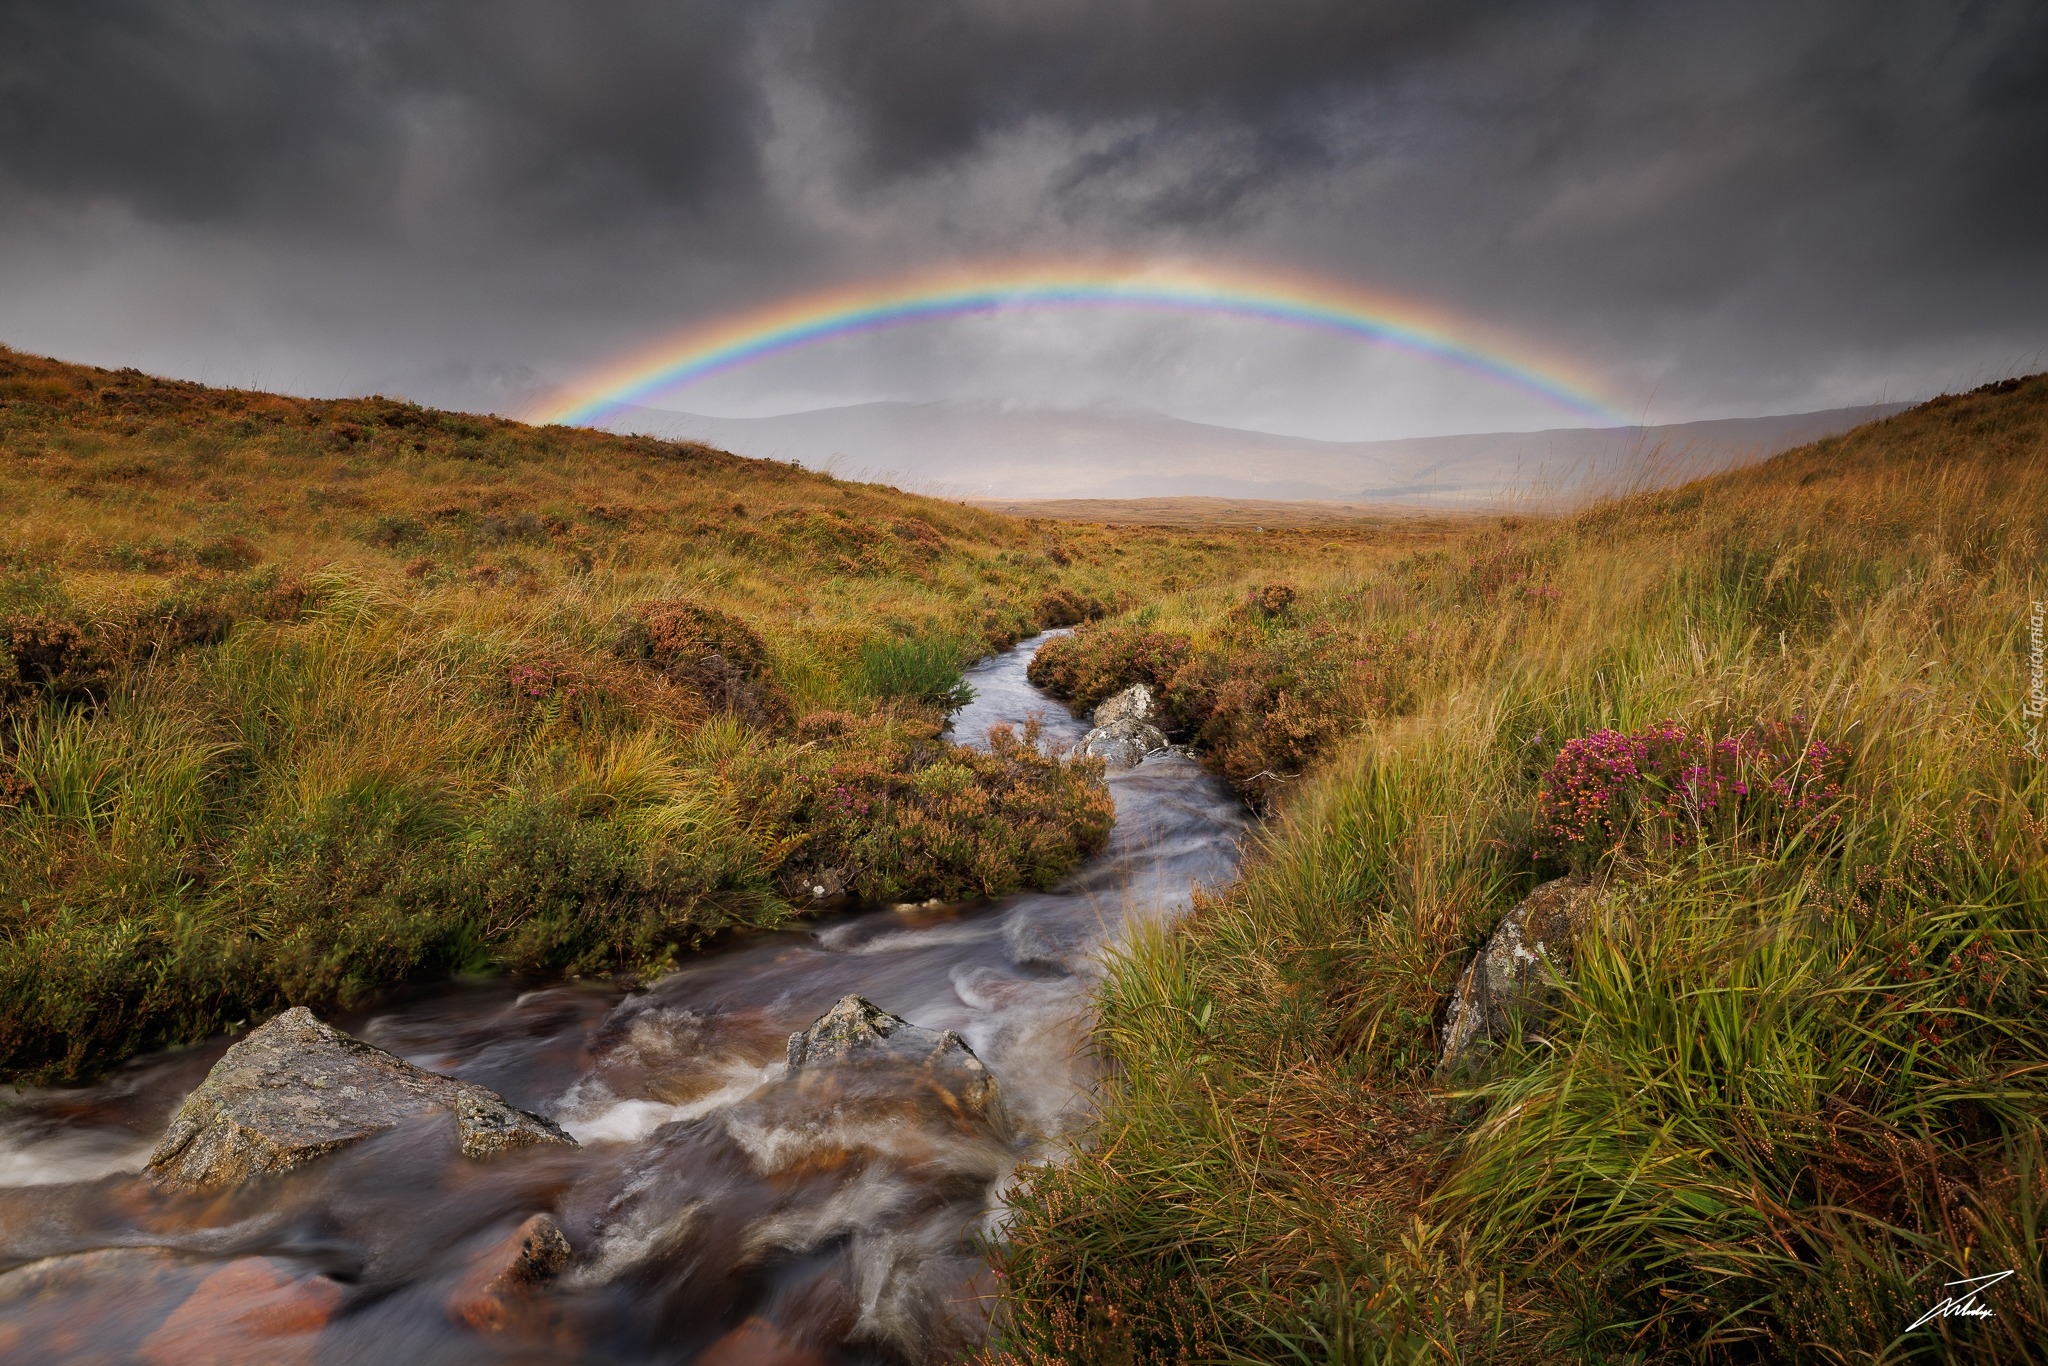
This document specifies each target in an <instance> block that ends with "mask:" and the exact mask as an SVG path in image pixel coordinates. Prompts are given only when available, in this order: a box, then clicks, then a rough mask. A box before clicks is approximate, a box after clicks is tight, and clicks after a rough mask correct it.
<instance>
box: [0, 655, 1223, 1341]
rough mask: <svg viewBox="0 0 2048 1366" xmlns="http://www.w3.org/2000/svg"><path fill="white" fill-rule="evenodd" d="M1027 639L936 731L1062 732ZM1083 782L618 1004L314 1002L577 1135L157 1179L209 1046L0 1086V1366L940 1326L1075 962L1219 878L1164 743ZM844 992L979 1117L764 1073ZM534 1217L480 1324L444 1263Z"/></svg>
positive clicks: (1051, 1102) (989, 1209) (969, 1264)
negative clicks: (963, 893)
mask: <svg viewBox="0 0 2048 1366" xmlns="http://www.w3.org/2000/svg"><path fill="white" fill-rule="evenodd" d="M1035 644H1036V642H1026V643H1025V644H1023V645H1021V646H1018V647H1017V648H1016V649H1014V650H1011V651H1008V652H1005V653H1004V654H1002V655H1000V656H997V657H996V658H994V659H992V660H990V661H987V662H986V663H984V664H983V665H981V666H979V667H977V668H976V669H975V670H973V671H972V672H971V673H970V674H969V682H970V683H972V684H973V686H974V688H975V700H974V701H973V702H971V703H970V704H969V705H968V706H967V707H965V708H963V709H962V710H961V712H960V713H959V714H958V715H957V716H956V717H955V720H954V731H955V734H956V736H957V737H958V738H960V739H962V740H963V741H966V742H974V741H977V740H979V739H980V737H981V736H983V735H984V734H985V733H986V730H987V728H988V726H989V725H991V724H994V723H999V722H1009V723H1021V722H1022V721H1023V720H1024V719H1025V718H1026V717H1027V716H1030V715H1039V716H1042V717H1043V720H1044V729H1043V734H1044V736H1045V738H1046V740H1047V741H1048V742H1050V743H1061V744H1071V743H1072V742H1073V741H1075V740H1077V739H1078V738H1079V737H1080V735H1081V734H1082V732H1083V727H1082V726H1081V724H1080V723H1079V722H1077V721H1076V720H1075V719H1074V718H1073V717H1072V716H1070V715H1069V714H1068V713H1067V712H1066V711H1065V710H1064V709H1063V708H1061V707H1060V706H1058V704H1056V703H1054V702H1052V701H1050V700H1049V699H1047V698H1046V697H1044V696H1043V695H1042V694H1040V693H1038V692H1037V691H1036V690H1035V689H1033V688H1032V687H1031V686H1030V685H1029V684H1028V683H1027V682H1026V681H1025V678H1024V669H1025V666H1026V664H1027V663H1028V662H1029V657H1030V653H1031V651H1032V649H1033V648H1034V647H1035ZM1110 785H1111V789H1112V792H1113V793H1114V795H1115V798H1116V805H1117V821H1116V826H1115V829H1114V831H1113V833H1112V836H1111V842H1110V846H1109V848H1108V849H1107V850H1105V851H1104V853H1102V854H1101V855H1099V856H1098V857H1096V858H1095V859H1093V860H1091V861H1090V862H1089V863H1088V864H1087V865H1086V866H1084V867H1083V868H1082V869H1080V870H1079V871H1078V872H1077V873H1076V874H1075V875H1074V876H1073V877H1071V878H1070V879H1069V880H1068V881H1067V882H1066V883H1064V884H1062V885H1061V886H1060V887H1058V888H1057V889H1055V890H1054V891H1052V892H1047V893H1030V894H1024V895H1019V896H1014V897H1008V898H1004V899H1003V900H1000V901H996V902H979V903H970V904H966V905H955V906H943V907H939V906H933V907H923V908H871V909H866V910H858V911H853V912H848V913H845V914H840V915H834V916H829V917H821V918H819V919H817V920H815V921H813V922H809V923H807V924H806V925H804V926H803V927H802V928H799V929H791V930H785V931H781V932H776V933H772V934H757V935H751V936H747V937H744V938H740V939H737V940H734V941H732V942H730V943H727V944H725V945H723V946H721V947H719V948H716V949H714V950H711V951H708V952H706V953H703V954H700V955H697V956H695V957H693V958H692V959H690V960H689V961H688V963H687V964H686V965H685V966H684V967H682V968H681V969H680V970H678V971H676V972H674V973H671V974H670V975H668V976H667V977H664V978H662V979H661V980H660V981H658V982H655V983H653V984H651V985H650V986H648V987H647V988H645V989H643V990H640V991H636V992H632V993H630V994H629V993H625V992H622V991H620V990H617V989H615V988H607V987H603V986H596V985H584V984H560V985H552V986H544V987H530V986H529V987H522V986H520V985H517V984H513V983H508V982H502V981H492V982H480V983H461V984H454V985H449V986H443V987H438V988H435V989H432V990H426V991H419V992H416V993H413V994H411V995H409V996H406V997H404V998H401V999H397V1000H391V1001H387V1002H385V1003H384V1004H383V1005H382V1006H381V1007H380V1008H379V1009H377V1010H375V1011H371V1012H368V1013H366V1014H363V1015H360V1016H356V1017H348V1018H340V1019H337V1020H336V1021H335V1023H337V1024H338V1025H340V1026H341V1027H343V1028H345V1029H348V1030H350V1031H351V1032H353V1033H356V1034H358V1035H360V1036H361V1037H363V1038H366V1039H368V1040H370V1041H371V1042H373V1043H376V1044H378V1045H380V1046H382V1047H384V1048H387V1049H389V1050H391V1051H392V1052H394V1053H396V1054H398V1055H399V1056H401V1057H403V1058H405V1059H407V1060H408V1061H411V1062H413V1063H416V1064H418V1065H419V1066H422V1067H427V1068H431V1069H433V1070H435V1071H439V1072H445V1073H448V1074H450V1075H454V1076H458V1077H461V1078H464V1079H466V1080H470V1081H475V1082H479V1083H481V1084H483V1085H485V1086H489V1087H491V1088H493V1089H494V1090H497V1091H498V1092H500V1093H502V1094H503V1095H504V1096H505V1097H506V1098H507V1099H508V1100H510V1101H511V1102H512V1103H513V1104H515V1105H518V1106H522V1107H524V1108H527V1109H530V1110H533V1111H536V1112H538V1113H542V1114H546V1115H549V1116H551V1117H553V1118H554V1119H555V1120H557V1121H558V1122H559V1123H561V1124H562V1125H563V1126H564V1127H565V1128H566V1129H567V1130H568V1131H569V1132H570V1133H571V1134H573V1135H574V1136H575V1137H576V1138H577V1139H578V1140H579V1141H580V1142H581V1144H582V1146H581V1147H580V1148H577V1149H575V1150H563V1149H553V1148H536V1149H528V1150H525V1151H522V1152H520V1153H517V1154H514V1155H512V1156H510V1157H507V1158H504V1159H500V1160H498V1161H495V1162H491V1163H487V1164H480V1163H474V1162H470V1161H467V1160H466V1159H463V1158H462V1157H461V1156H460V1155H459V1154H458V1153H457V1151H456V1146H455V1143H456V1140H455V1134H454V1129H453V1124H452V1121H449V1120H448V1119H447V1118H446V1117H445V1116H441V1117H438V1118H435V1119H431V1120H422V1121H419V1122H415V1123H409V1124H406V1125H402V1126H400V1127H398V1128H395V1129H391V1130H388V1131H386V1132H384V1133H381V1134H378V1135H376V1136H374V1137H372V1138H370V1139H367V1140H365V1141H363V1142H361V1143H358V1144H355V1145H354V1146H352V1147H349V1148H346V1149H343V1150H342V1151H340V1152H338V1153H335V1154H334V1155H332V1156H329V1157H326V1158H323V1159H320V1160H319V1161H316V1162H314V1163H312V1164H311V1165H309V1166H307V1167H306V1168H304V1169H302V1170H300V1171H298V1172H295V1173H292V1174H290V1175H287V1176H283V1177H275V1178H270V1179H267V1180H263V1181H259V1182H257V1183H254V1184H252V1185H251V1186H249V1187H247V1188H245V1189H244V1190H242V1191H240V1192H236V1193H234V1194H230V1195H223V1196H218V1197H200V1196H191V1195H184V1196H174V1195H168V1194H164V1193H161V1192H159V1191H157V1190H156V1189H155V1188H154V1187H153V1186H152V1185H151V1184H150V1183H149V1182H147V1181H146V1180H144V1179H142V1178H141V1177H140V1176H139V1175H138V1173H139V1172H140V1170H141V1167H142V1164H143V1161H144V1160H145V1158H146V1157H147V1155H148V1151H149V1149H150V1147H151V1145H152V1144H153V1143H154V1142H155V1140H156V1138H157V1136H158V1135H159V1134H160V1133H161V1132H162V1130H163V1127H164V1124H165V1122H166V1120H167V1119H168V1118H169V1116H170V1113H171V1111H172V1110H173V1109H175V1108H176V1106H177V1104H178V1102H179V1101H180V1100H181V1099H182V1098H183V1096H184V1095H185V1094H186V1092H188V1091H189V1090H190V1089H191V1088H192V1087H193V1086H195V1085H196V1084H197V1083H198V1082H199V1081H200V1079H201V1078H202V1077H204V1075H205V1073H206V1071H207V1069H208V1068H209V1067H210V1066H211V1065H212V1064H213V1062H214V1061H215V1060H217V1059H218V1057H219V1056H220V1054H221V1053H222V1052H223V1051H224V1050H225V1048H226V1047H227V1042H226V1041H224V1040H223V1041H220V1042H217V1043H215V1044H212V1045H208V1046H205V1047H199V1048H193V1049H189V1050H184V1051H181V1052H179V1053H175V1054H171V1055H164V1056H157V1057H153V1058H148V1059H142V1060H138V1061H137V1062H135V1063H133V1064H131V1065H129V1066H127V1067H125V1068H122V1069H120V1070H119V1071H118V1072H117V1073H115V1074H114V1075H113V1076H111V1077H109V1078H108V1079H107V1080H105V1081H104V1082H102V1083H100V1084H97V1085H95V1086H91V1087H85V1088H77V1089H71V1090H63V1091H46V1092H41V1093H34V1094H29V1095H24V1096H20V1097H14V1098H11V1099H9V1098H6V1095H5V1093H0V1360H8V1361H12V1360H24V1361H50V1362H88V1361H90V1362H102V1361H108V1362H111V1361H131V1360H136V1361H147V1362H155V1363H171V1362H188V1361H191V1362H196V1361H215V1360H219V1361H249V1362H264V1363H277V1362H323V1363H325V1362H335V1363H339V1362H365V1363H368V1362H411V1361H436V1362H442V1361H447V1362H469V1361H477V1362H509V1361H534V1362H539V1361H579V1362H621V1363H625V1362H693V1361H694V1362H703V1363H714V1364H715V1363H728V1364H730V1363H743V1362H790V1363H795V1362H815V1363H835V1362H891V1361H902V1360H920V1359H927V1358H932V1357H937V1356H942V1355H945V1354H947V1353H949V1352H951V1351H953V1350H956V1349H958V1348H959V1347H960V1346H962V1345H965V1344H967V1343H970V1342H971V1341H973V1340H974V1339H975V1338H977V1337H978V1336H979V1334H980V1333H981V1332H982V1331H983V1328H984V1327H985V1323H986V1315H987V1312H988V1306H989V1299H988V1284H987V1279H988V1278H987V1273H986V1267H985V1264H984V1262H983V1260H982V1258H981V1256H980V1254H979V1252H978V1251H977V1248H978V1247H979V1245H980V1240H981V1239H982V1238H983V1237H985V1236H987V1235H989V1234H990V1233H992V1232H994V1231H995V1224H994V1221H995V1220H996V1219H997V1218H999V1211H1000V1207H1001V1197H1002V1192H1003V1190H1004V1189H1005V1188H1006V1186H1007V1185H1008V1183H1009V1182H1010V1181H1012V1180H1013V1179H1014V1174H1015V1173H1016V1171H1017V1170H1018V1168H1019V1167H1020V1165H1022V1164H1025V1163H1028V1162H1032V1161H1039V1160H1046V1159H1048V1158H1051V1157H1053V1156H1055V1155H1056V1154H1057V1152H1058V1151H1059V1147H1060V1144H1061V1142H1062V1139H1063V1136H1064V1135H1065V1134H1067V1133H1068V1132H1070V1131H1071V1130H1072V1129H1073V1127H1074V1126H1075V1125H1076V1124H1077V1123H1079V1122H1080V1121H1081V1120H1083V1119H1085V1117H1086V1114H1087V1108H1088V1099H1087V1098H1088V1094H1089V1088H1090V1085H1091V1083H1092V1081H1093V1076H1094V1074H1093V1071H1092V1065H1091V1061H1090V1058H1089V1055H1088V1052H1087V1049H1086V1047H1085V1040H1086V1036H1087V1032H1088V1028H1089V1023H1090V1020H1089V1008H1090V1007H1089V1003H1090V1000H1091V997H1092V992H1093V989H1094V985H1095V981H1096V964H1097V963H1098V962H1099V959H1100V954H1101V953H1102V951H1103V949H1104V948H1105V946H1107V945H1110V944H1112V943H1114V941H1115V940H1116V939H1117V938H1118V937H1119V936H1120V935H1121V934H1122V933H1123V932H1124V931H1125V929H1126V928H1127V927H1128V926H1130V925H1131V924H1133V923H1134V922H1137V921H1142V920H1146V919H1150V918H1155V917H1160V916H1166V915H1171V914H1173V913H1174V912H1176V911H1178V910H1180V909H1182V908H1184V907H1185V906H1186V905H1187V902H1188V898H1189V896H1190V891H1191V888H1192V887H1194V886H1196V885H1198V884H1210V885H1213V884H1216V883H1219V882H1222V881H1224V880H1226V879H1228V878H1229V877H1230V876H1232V875H1233V874H1234V872H1235V869H1236V862H1237V853H1238V842H1239V840H1240V838H1241V836H1242V834H1243V830H1244V821H1243V815H1242V812H1241V809H1240V807H1239V806H1238V804H1237V803H1236V801H1235V800H1234V799H1233V798H1232V797H1231V796H1230V794H1229V792H1228V791H1227V790H1226V789H1225V788H1224V787H1223V786H1222V785H1221V784H1220V783H1218V782H1217V781H1216V780H1215V779H1214V778H1213V777H1211V776H1210V775H1208V774H1206V773H1204V772H1203V771H1202V770H1201V769H1200V768H1198V767H1197V766H1196V765H1195V764H1194V763H1193V762H1192V761H1190V760H1189V759H1187V758H1185V757H1182V756H1178V755H1159V756H1155V757H1153V758H1151V759H1148V760H1147V761H1146V762H1145V763H1144V764H1142V765H1140V766H1139V767H1137V768H1135V769H1130V770H1125V771H1121V772H1113V773H1112V774H1111V776H1110ZM849 992H857V993H859V994H860V995H862V996H865V997H867V998H868V999H869V1000H871V1001H873V1002H874V1003H875V1004H876V1005H878V1006H880V1007H881V1008H882V1009H884V1010H887V1011H891V1012H893V1013H895V1014H896V1015H899V1016H902V1017H904V1018H905V1019H907V1020H909V1021H910V1022H912V1023H913V1024H916V1025H921V1026H926V1027H929V1028H932V1029H951V1030H956V1031H958V1032H959V1033H960V1034H961V1035H962V1036H963V1037H964V1038H965V1039H966V1040H967V1042H968V1043H969V1044H970V1045H971V1046H972V1048H973V1049H974V1051H975V1052H976V1053H977V1054H978V1055H979V1056H980V1057H981V1058H982V1059H983V1061H985V1062H986V1063H987V1065H988V1067H989V1069H990V1070H991V1071H992V1072H993V1074H994V1076H995V1078H996V1081H997V1085H998V1090H999V1094H1000V1096H1001V1104H1000V1112H999V1114H998V1116H997V1117H996V1120H995V1122H979V1121H977V1122H969V1121H968V1120H967V1119H965V1118H963V1117H962V1116H961V1115H960V1114H958V1113H955V1112H950V1111H948V1110H946V1109H945V1108H944V1107H936V1106H932V1105H929V1104H923V1103H920V1102H918V1101H917V1099H916V1098H915V1097H907V1096H906V1097H894V1096H873V1095H870V1096H867V1097H865V1098H862V1099H860V1100H859V1101H858V1102H857V1103H856V1102H852V1101H845V1100H843V1099H841V1100H835V1101H833V1102H831V1103H820V1102H819V1101H818V1100H817V1098H816V1096H815V1094H814V1093H812V1092H806V1091H802V1090H799V1089H798V1088H796V1086H795V1085H794V1082H793V1080H792V1078H791V1077H790V1076H789V1073H788V1069H787V1066H786V1063H785V1060H784V1059H785V1043H786V1040H787V1038H788V1036H789V1034H790V1033H791V1032H792V1031H794V1030H799V1029H803V1028H805V1027H807V1026H809V1025H810V1024H811V1022H812V1021H813V1020H815V1019H816V1018H817V1017H818V1016H819V1015H820V1014H821V1013H822V1012H823V1011H825V1010H826V1009H827V1008H829V1007H830V1006H831V1005H832V1004H833V1002H834V1001H836V1000H838V999H839V998H840V997H841V996H843V995H845V994H847V993H849ZM539 1212H547V1213H550V1214H552V1215H553V1216H554V1217H555V1218H556V1219H557V1220H558V1221H559V1223H560V1225H561V1227H562V1228H563V1230H564V1231H565V1232H566V1233H567V1235H568V1239H569V1242H570V1244H571V1246H572V1247H573V1249H574V1257H573V1260H572V1262H571V1264H570V1266H569V1268H568V1269H567V1270H566V1271H565V1272H564V1273H563V1274H562V1275H561V1277H560V1278H559V1279H558V1280H557V1281H555V1282H554V1283H553V1284H552V1285H551V1286H550V1287H549V1288H548V1289H547V1290H546V1291H545V1292H544V1293H539V1294H533V1295H527V1296H522V1297H512V1298H510V1299H508V1300H507V1301H506V1303H505V1304H504V1305H503V1306H501V1308H500V1309H499V1310H494V1311H492V1312H490V1313H482V1314H480V1313H479V1312H477V1311H476V1310H475V1309H474V1305H475V1304H476V1303H477V1302H478V1301H477V1297H476V1294H475V1290H476V1285H477V1278H478V1277H479V1276H480V1275H482V1274H484V1272H485V1271H487V1270H488V1269H489V1268H490V1267H491V1266H492V1265H494V1264H495V1262H496V1261H500V1260H502V1251H501V1250H502V1246H503V1245H504V1243H505V1240H506V1239H507V1238H508V1236H510V1235H511V1234H512V1233H513V1232H514V1231H515V1230H516V1229H517V1228H518V1227H519V1226H520V1224H521V1222H522V1221H523V1220H525V1219H526V1218H528V1217H529V1216H531V1215H533V1214H535V1213H539ZM480 1269H481V1270H480ZM465 1306H470V1307H468V1308H465Z"/></svg>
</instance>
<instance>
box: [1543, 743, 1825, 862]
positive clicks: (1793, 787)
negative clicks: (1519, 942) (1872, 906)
mask: <svg viewBox="0 0 2048 1366" xmlns="http://www.w3.org/2000/svg"><path fill="white" fill-rule="evenodd" d="M1845 762H1846V751H1845V750H1843V749H1842V748H1840V747H1837V746H1830V745H1829V744H1827V743H1826V742H1825V741H1822V740H1818V739H1815V738H1813V736H1812V735H1811V727H1810V726H1808V724H1807V723H1806V722H1805V720H1804V719H1801V718H1795V719H1794V720H1792V721H1789V722H1783V721H1780V722H1764V723H1759V724H1757V725H1753V726H1750V727H1748V728H1746V729H1743V730H1740V731H1737V732H1735V733H1733V734H1730V735H1722V736H1719V737H1715V736H1713V735H1711V734H1709V733H1707V732H1706V731H1702V730H1689V729H1687V728H1686V727H1685V726H1683V725H1680V724H1679V723H1677V722H1673V721H1667V722H1664V723H1663V724H1661V725H1655V726H1649V727H1646V728H1645V729H1643V730H1639V731H1633V732H1628V733H1624V732H1621V731H1617V730H1601V731H1595V732H1594V733H1593V734H1591V735H1586V736H1582V737H1580V738H1578V739H1575V740H1570V741H1567V742H1566V743H1565V745H1564V747H1563V748H1562V749H1560V750H1559V751H1558V754H1557V758H1556V759H1555V760H1554V761H1553V762H1552V763H1551V765H1550V769H1549V771H1548V772H1547V773H1545V774H1544V777H1543V781H1542V783H1541V785H1540V786H1539V787H1538V788H1537V791H1536V836H1537V842H1538V843H1537V855H1538V857H1548V858H1549V859H1551V860H1553V861H1554V862H1557V863H1560V864H1564V865H1567V866H1569V867H1572V868H1576V869H1579V870H1584V869H1585V868H1587V867H1589V866H1591V865H1592V864H1593V863H1595V862H1598V861H1599V860H1601V859H1602V858H1604V857H1606V856H1607V855H1609V854H1612V853H1614V852H1616V851H1618V850H1621V849H1622V848H1624V847H1626V846H1628V845H1630V844H1632V843H1633V844H1636V845H1647V846H1650V847H1653V848H1665V849H1668V848H1672V847H1684V846H1687V845H1699V844H1704V843H1707V842H1709V841H1717V840H1718V841H1739V840H1748V841H1751V842H1763V843H1768V844H1772V845H1782V844H1784V843H1785V842H1787V841H1789V840H1793V839H1797V838H1799V837H1801V836H1803V835H1806V834H1809V833H1811V832H1813V831H1814V830H1815V829H1816V828H1817V827H1820V826H1823V825H1826V824H1829V823H1832V822H1834V821H1835V820H1836V819H1838V813H1837V811H1836V810H1835V807H1836V802H1837V800H1838V799H1839V798H1840V796H1841V794H1842V777H1843V769H1844V766H1845Z"/></svg>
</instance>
